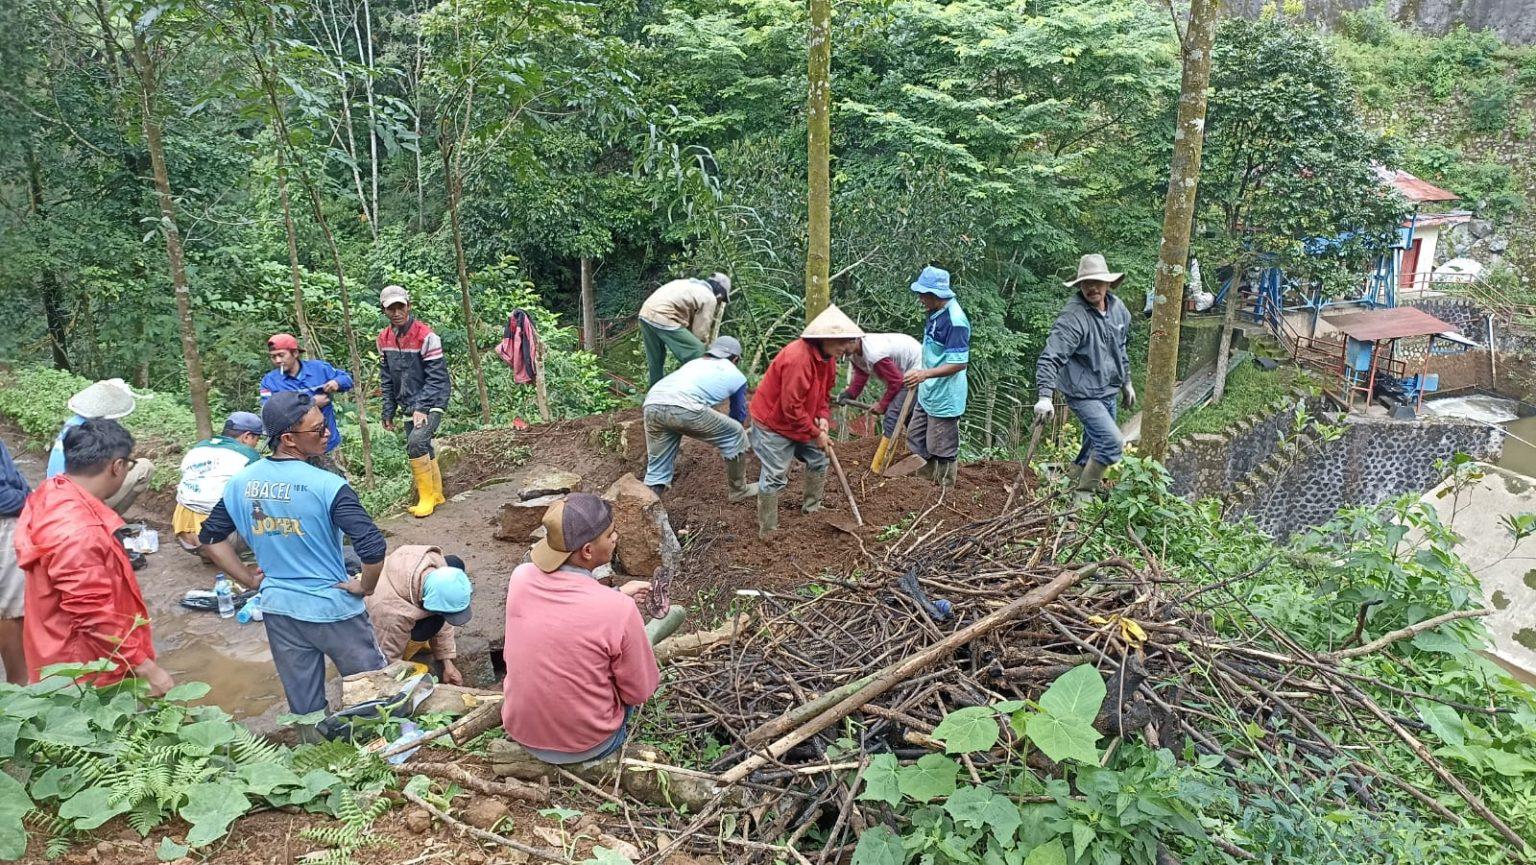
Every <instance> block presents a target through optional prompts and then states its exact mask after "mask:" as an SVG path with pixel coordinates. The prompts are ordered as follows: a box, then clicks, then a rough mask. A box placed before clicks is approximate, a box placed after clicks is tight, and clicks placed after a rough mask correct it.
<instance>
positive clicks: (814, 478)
mask: <svg viewBox="0 0 1536 865" xmlns="http://www.w3.org/2000/svg"><path fill="white" fill-rule="evenodd" d="M862 336H864V331H862V330H860V329H859V326H858V325H857V324H854V323H853V319H851V318H849V317H848V316H846V315H844V314H843V311H842V310H840V309H838V308H837V307H836V306H834V305H830V304H829V305H828V306H827V308H826V309H824V310H822V312H821V314H820V315H818V316H816V318H815V319H813V320H812V321H811V323H810V324H808V325H806V328H805V332H804V333H802V334H800V338H799V339H797V340H795V341H794V342H791V343H790V344H789V345H786V346H784V347H783V348H782V349H779V353H778V354H776V355H774V358H773V362H772V363H770V364H768V371H767V372H766V373H764V374H763V380H762V383H761V384H759V385H758V386H757V393H755V394H753V395H752V409H751V413H752V450H753V452H755V453H756V454H757V459H758V461H759V462H760V463H761V464H762V470H761V471H760V472H759V474H758V482H757V536H758V537H759V538H766V537H768V535H770V534H772V533H773V531H774V530H776V529H777V528H778V527H779V493H780V492H781V491H782V490H783V489H784V487H785V486H787V485H788V484H789V464H790V461H791V460H799V461H800V462H802V463H805V497H804V500H803V501H802V503H801V506H800V510H801V511H802V512H803V513H807V514H808V513H812V512H814V511H819V510H821V500H822V493H823V492H824V491H825V490H826V486H827V454H826V449H827V446H828V445H829V444H831V440H830V439H829V438H828V437H827V429H828V427H829V426H830V419H831V416H832V410H831V399H832V385H833V384H834V383H835V382H836V381H837V359H838V358H839V357H843V356H844V355H846V354H848V353H849V352H851V351H853V349H854V346H855V345H857V340H858V339H859V338H860V337H862Z"/></svg>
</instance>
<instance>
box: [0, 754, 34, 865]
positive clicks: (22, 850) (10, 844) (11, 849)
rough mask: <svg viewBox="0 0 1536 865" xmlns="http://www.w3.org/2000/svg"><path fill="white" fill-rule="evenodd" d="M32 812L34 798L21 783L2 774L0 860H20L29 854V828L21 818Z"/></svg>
mask: <svg viewBox="0 0 1536 865" xmlns="http://www.w3.org/2000/svg"><path fill="white" fill-rule="evenodd" d="M31 810H32V797H30V796H28V795H27V788H25V787H23V786H21V782H20V781H18V780H16V779H15V778H12V777H11V776H10V775H9V774H7V773H5V772H0V859H5V860H7V861H9V860H12V859H20V858H21V857H22V856H24V855H26V852H27V827H25V826H23V825H22V823H21V816H22V815H23V814H25V813H27V812H28V811H31Z"/></svg>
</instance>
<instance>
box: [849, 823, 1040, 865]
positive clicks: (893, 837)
mask: <svg viewBox="0 0 1536 865" xmlns="http://www.w3.org/2000/svg"><path fill="white" fill-rule="evenodd" d="M906 858H907V851H906V850H905V849H904V848H903V847H902V846H901V838H900V837H899V836H897V834H896V833H895V832H892V831H891V830H890V828H889V827H886V826H876V827H874V828H872V829H868V830H866V831H865V832H864V834H863V835H860V836H859V846H857V847H855V848H854V849H853V865H902V863H903V862H905V861H906ZM1061 865H1066V862H1062V863H1061Z"/></svg>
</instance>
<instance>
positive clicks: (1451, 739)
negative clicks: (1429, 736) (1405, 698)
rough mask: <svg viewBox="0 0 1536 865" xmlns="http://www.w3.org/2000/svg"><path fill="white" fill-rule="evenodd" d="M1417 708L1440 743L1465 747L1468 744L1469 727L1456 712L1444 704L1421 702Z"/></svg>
mask: <svg viewBox="0 0 1536 865" xmlns="http://www.w3.org/2000/svg"><path fill="white" fill-rule="evenodd" d="M1415 708H1417V709H1418V710H1419V717H1420V718H1422V719H1424V723H1425V724H1428V725H1429V729H1430V730H1433V731H1434V734H1435V735H1436V736H1439V737H1440V741H1442V742H1444V743H1445V744H1447V745H1465V744H1466V743H1467V726H1466V724H1465V723H1464V722H1463V721H1462V720H1461V716H1460V715H1458V714H1457V713H1456V710H1455V709H1453V708H1451V707H1450V706H1447V705H1445V704H1444V703H1431V702H1427V701H1426V702H1421V703H1418V704H1417V705H1416V706H1415Z"/></svg>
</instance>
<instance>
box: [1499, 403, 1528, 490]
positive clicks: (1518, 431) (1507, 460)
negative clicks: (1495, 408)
mask: <svg viewBox="0 0 1536 865" xmlns="http://www.w3.org/2000/svg"><path fill="white" fill-rule="evenodd" d="M1504 429H1506V430H1508V431H1509V437H1508V438H1505V439H1504V453H1503V454H1501V455H1500V456H1499V465H1500V466H1502V467H1504V468H1506V469H1509V470H1510V471H1513V472H1519V473H1520V474H1523V475H1526V476H1528V477H1533V478H1536V417H1527V418H1521V419H1520V420H1517V421H1512V422H1510V423H1507V424H1504ZM1521 439H1524V441H1521Z"/></svg>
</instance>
